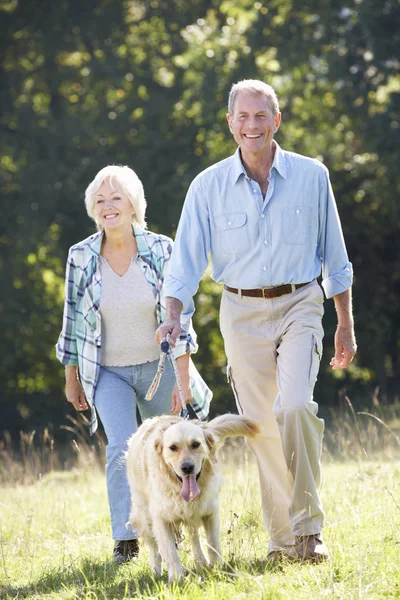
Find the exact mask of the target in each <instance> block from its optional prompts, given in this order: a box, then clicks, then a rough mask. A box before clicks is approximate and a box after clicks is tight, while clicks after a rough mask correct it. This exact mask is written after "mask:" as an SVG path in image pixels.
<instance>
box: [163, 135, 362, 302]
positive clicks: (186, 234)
mask: <svg viewBox="0 0 400 600" xmlns="http://www.w3.org/2000/svg"><path fill="white" fill-rule="evenodd" d="M275 143H276V142H275ZM268 181H269V186H268V191H267V194H266V197H265V199H264V198H263V196H262V193H261V189H260V186H259V185H258V183H257V182H256V181H254V180H251V179H250V178H249V177H248V175H247V173H246V171H245V168H244V166H243V163H242V161H241V157H240V151H239V148H238V149H237V151H236V153H235V154H234V155H233V156H231V157H229V158H226V159H225V160H222V161H220V162H218V163H216V164H215V165H213V166H211V167H209V168H208V169H206V170H205V171H203V172H202V173H200V174H199V175H198V176H197V177H196V178H195V179H194V180H193V182H192V184H191V186H190V188H189V191H188V193H187V196H186V200H185V204H184V207H183V211H182V215H181V219H180V222H179V227H178V231H177V235H176V239H175V246H174V252H173V254H172V259H171V264H170V268H169V273H168V275H167V277H166V280H165V284H164V293H165V295H166V296H172V297H174V298H178V299H179V300H180V301H181V302H182V304H183V307H184V310H191V307H193V301H192V297H193V296H194V294H195V293H196V291H197V288H198V284H199V280H200V277H201V275H202V274H203V272H204V270H205V268H206V266H207V263H208V253H209V252H210V253H211V261H212V277H213V279H214V280H215V281H217V282H219V283H223V284H226V285H228V286H230V287H234V288H241V289H255V288H257V289H260V288H263V287H275V286H279V285H283V284H287V283H290V284H296V283H305V282H308V281H312V280H313V279H315V278H316V277H318V276H319V275H320V274H321V270H322V286H323V288H324V291H325V295H326V297H327V298H331V297H332V296H335V295H336V294H339V293H341V292H344V291H345V290H347V289H348V288H349V287H350V286H351V284H352V278H353V268H352V265H351V263H350V262H349V260H348V256H347V252H346V247H345V243H344V239H343V234H342V229H341V225H340V220H339V215H338V212H337V208H336V202H335V198H334V195H333V192H332V187H331V184H330V181H329V173H328V170H327V168H326V167H325V166H324V165H323V164H322V163H320V162H319V161H317V160H314V159H311V158H307V157H305V156H301V155H299V154H294V153H293V152H286V151H284V150H282V149H281V148H280V147H279V145H278V144H276V151H275V157H274V162H273V165H272V168H271V172H270V176H269V179H268Z"/></svg>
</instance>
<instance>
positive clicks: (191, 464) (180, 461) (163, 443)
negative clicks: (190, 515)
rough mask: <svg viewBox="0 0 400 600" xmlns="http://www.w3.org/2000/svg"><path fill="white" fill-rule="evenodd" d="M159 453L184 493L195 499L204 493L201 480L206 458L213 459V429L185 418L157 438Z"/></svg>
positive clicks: (183, 496)
mask: <svg viewBox="0 0 400 600" xmlns="http://www.w3.org/2000/svg"><path fill="white" fill-rule="evenodd" d="M155 447H156V450H157V452H158V453H159V454H160V455H161V456H162V459H163V461H164V463H165V464H166V465H168V467H169V469H170V470H171V471H172V472H173V474H174V475H175V476H176V478H177V480H179V481H180V482H181V483H182V489H181V496H182V498H183V499H184V500H185V501H186V502H191V501H192V500H194V499H195V498H196V496H198V495H199V494H200V489H199V486H198V483H197V481H198V480H199V478H200V475H201V471H202V468H203V465H204V461H206V460H210V459H211V458H212V455H213V450H214V447H215V438H214V436H213V434H212V432H211V431H207V429H205V428H204V427H201V426H200V425H199V424H196V422H193V421H183V420H182V421H181V422H179V423H175V424H173V425H171V426H170V427H168V429H166V430H165V431H163V432H160V436H158V438H157V439H156V440H155Z"/></svg>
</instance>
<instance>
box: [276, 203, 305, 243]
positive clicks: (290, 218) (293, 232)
mask: <svg viewBox="0 0 400 600" xmlns="http://www.w3.org/2000/svg"><path fill="white" fill-rule="evenodd" d="M282 213H283V214H282V221H283V239H284V242H285V244H288V245H289V246H301V245H303V244H305V243H306V241H307V239H308V238H309V236H310V234H311V206H300V205H295V206H284V207H283V209H282Z"/></svg>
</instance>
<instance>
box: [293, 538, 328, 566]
mask: <svg viewBox="0 0 400 600" xmlns="http://www.w3.org/2000/svg"><path fill="white" fill-rule="evenodd" d="M296 550H297V554H298V555H299V558H300V560H302V561H304V562H313V563H319V562H323V561H325V560H328V558H329V553H328V548H327V547H326V546H325V544H324V542H323V541H322V538H321V534H320V533H315V534H313V535H298V536H296Z"/></svg>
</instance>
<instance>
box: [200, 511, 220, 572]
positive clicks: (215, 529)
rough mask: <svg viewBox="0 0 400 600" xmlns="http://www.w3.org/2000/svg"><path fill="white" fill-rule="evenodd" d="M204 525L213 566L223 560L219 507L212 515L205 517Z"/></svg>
mask: <svg viewBox="0 0 400 600" xmlns="http://www.w3.org/2000/svg"><path fill="white" fill-rule="evenodd" d="M203 525H204V529H205V531H206V536H207V544H208V556H209V558H210V565H211V566H212V565H215V564H216V563H217V562H219V561H220V560H221V539H220V534H219V513H218V509H217V510H216V511H215V512H213V513H212V514H211V515H207V516H205V517H203Z"/></svg>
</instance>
